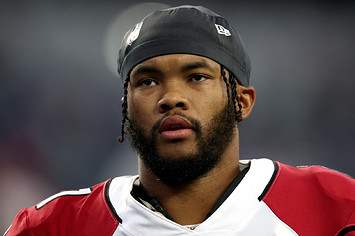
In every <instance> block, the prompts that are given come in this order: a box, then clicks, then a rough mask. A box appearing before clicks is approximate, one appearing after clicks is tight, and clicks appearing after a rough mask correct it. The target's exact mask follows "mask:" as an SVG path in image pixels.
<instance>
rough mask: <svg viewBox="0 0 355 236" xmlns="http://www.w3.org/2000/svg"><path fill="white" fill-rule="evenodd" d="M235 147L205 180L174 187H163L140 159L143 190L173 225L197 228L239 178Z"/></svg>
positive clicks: (231, 148) (163, 184)
mask: <svg viewBox="0 0 355 236" xmlns="http://www.w3.org/2000/svg"><path fill="white" fill-rule="evenodd" d="M237 150H238V145H237V144H236V143H233V144H232V145H231V147H229V148H227V150H226V152H225V153H224V155H223V156H222V158H221V161H220V162H219V163H218V165H217V166H216V167H215V168H214V169H212V170H211V171H210V172H208V173H207V174H206V175H205V176H203V177H201V178H199V179H196V180H194V181H191V182H189V183H186V184H183V185H179V186H175V185H168V184H165V183H163V182H162V181H161V180H159V179H158V177H157V176H155V175H154V174H153V173H152V172H151V171H150V170H149V169H148V168H147V167H146V166H145V165H144V163H143V162H142V161H141V160H140V159H139V178H140V182H141V184H142V187H143V188H144V189H145V190H146V191H147V192H149V193H150V194H152V195H153V196H155V197H156V198H157V199H158V201H159V202H160V204H161V205H162V207H163V208H164V209H165V210H166V211H167V212H168V213H169V214H170V216H171V217H172V218H173V219H174V221H175V222H177V223H179V224H181V225H192V224H198V223H201V222H203V221H204V220H205V218H206V216H207V214H208V213H209V211H210V210H211V208H212V207H213V206H214V204H215V203H216V202H217V200H218V199H219V198H220V197H221V195H222V194H223V192H224V191H225V190H226V188H227V187H228V185H229V184H230V183H231V182H232V180H233V179H234V178H235V177H236V176H237V175H238V174H239V156H238V154H237V153H238V152H237Z"/></svg>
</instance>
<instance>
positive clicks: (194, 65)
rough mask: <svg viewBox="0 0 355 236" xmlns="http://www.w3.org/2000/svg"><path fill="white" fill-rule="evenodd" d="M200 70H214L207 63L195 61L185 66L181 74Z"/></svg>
mask: <svg viewBox="0 0 355 236" xmlns="http://www.w3.org/2000/svg"><path fill="white" fill-rule="evenodd" d="M200 68H204V69H208V70H211V71H212V70H213V69H212V67H211V66H210V65H209V64H208V63H207V62H206V61H195V62H191V63H187V64H186V65H183V66H182V67H181V69H180V70H181V72H186V71H189V70H194V69H200Z"/></svg>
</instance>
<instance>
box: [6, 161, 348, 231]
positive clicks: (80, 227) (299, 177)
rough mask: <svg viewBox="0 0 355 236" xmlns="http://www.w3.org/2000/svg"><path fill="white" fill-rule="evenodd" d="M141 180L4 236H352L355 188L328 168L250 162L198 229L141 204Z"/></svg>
mask: <svg viewBox="0 0 355 236" xmlns="http://www.w3.org/2000/svg"><path fill="white" fill-rule="evenodd" d="M137 178H138V176H124V177H117V178H113V179H111V180H108V181H106V182H104V183H101V184H98V185H96V186H94V187H92V188H88V189H82V190H79V191H78V192H75V191H74V192H73V191H68V192H62V193H61V194H59V195H56V196H55V197H52V198H49V199H47V200H45V201H43V202H41V203H39V204H38V205H37V206H34V207H32V208H29V209H23V210H22V211H21V212H20V213H19V214H18V216H17V217H16V219H15V221H14V224H13V226H12V227H11V228H10V230H9V232H8V234H7V235H104V236H105V235H115V236H138V235H154V236H167V235H186V236H187V235H201V236H209V235H210V236H219V235H224V236H226V235H231V236H232V235H235V236H236V235H248V236H249V235H253V236H254V235H270V236H271V235H282V236H287V235H307V236H309V235H312V236H317V235H319V236H327V235H331V236H334V235H347V236H350V235H355V210H354V209H355V180H354V179H353V178H351V177H348V176H346V175H344V174H341V173H339V172H336V171H332V170H329V169H326V168H323V167H302V168H294V167H290V166H288V165H284V164H281V163H279V162H273V161H271V160H268V159H258V160H252V161H251V162H250V169H249V171H248V172H247V173H246V175H245V176H244V178H243V179H242V180H241V182H240V183H239V184H238V186H237V187H236V188H235V189H234V190H233V191H232V193H231V194H230V195H229V196H228V198H227V199H226V200H224V201H223V203H222V204H221V205H220V206H219V207H218V208H217V209H216V210H215V211H214V212H213V213H212V214H211V215H210V216H209V217H208V218H207V219H206V220H205V221H204V222H202V223H201V224H199V225H197V226H196V227H195V228H194V229H190V228H188V227H185V226H183V225H179V224H177V223H175V222H173V221H172V220H169V219H167V218H165V217H164V216H162V215H161V214H158V213H156V212H154V211H152V210H150V209H148V208H147V207H146V206H144V205H143V204H141V203H140V202H139V201H137V200H136V199H135V198H134V197H133V196H132V194H131V191H132V188H133V183H134V181H135V180H136V179H137Z"/></svg>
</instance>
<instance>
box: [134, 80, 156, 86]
mask: <svg viewBox="0 0 355 236" xmlns="http://www.w3.org/2000/svg"><path fill="white" fill-rule="evenodd" d="M157 84H158V83H157V82H156V81H154V80H153V79H145V80H142V81H140V82H139V84H138V85H139V86H153V85H157Z"/></svg>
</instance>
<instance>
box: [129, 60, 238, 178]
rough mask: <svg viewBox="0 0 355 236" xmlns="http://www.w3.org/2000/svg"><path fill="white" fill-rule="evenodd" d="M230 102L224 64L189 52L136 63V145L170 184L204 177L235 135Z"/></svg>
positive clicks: (132, 116) (132, 88)
mask: <svg viewBox="0 0 355 236" xmlns="http://www.w3.org/2000/svg"><path fill="white" fill-rule="evenodd" d="M227 101H228V98H227V93H226V86H225V84H224V82H223V80H222V76H221V67H220V65H219V64H218V63H216V62H214V61H212V60H210V59H207V58H204V57H200V56H194V55H187V54H174V55H165V56H160V57H155V58H152V59H149V60H146V61H144V62H142V63H140V64H139V65H137V66H136V67H135V68H133V70H132V72H131V74H130V83H129V86H128V114H129V123H130V132H131V143H132V146H133V147H134V148H135V149H136V150H137V151H138V153H139V154H140V157H141V159H142V160H143V162H144V164H145V165H146V166H147V167H148V168H150V169H151V170H152V172H153V173H154V174H156V175H157V176H158V177H159V178H161V179H162V180H163V181H165V182H167V183H172V184H181V183H185V182H187V181H191V180H193V179H195V178H198V177H200V176H202V175H204V174H205V173H207V172H208V171H209V170H210V169H212V168H213V167H214V166H215V165H216V164H217V163H218V161H219V159H220V157H221V155H222V154H223V152H224V150H225V149H226V147H227V146H228V145H229V144H230V142H231V140H232V139H233V137H234V130H235V124H236V121H235V116H234V113H233V109H232V108H231V109H232V110H231V112H230V113H228V105H227V104H228V102H227Z"/></svg>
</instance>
